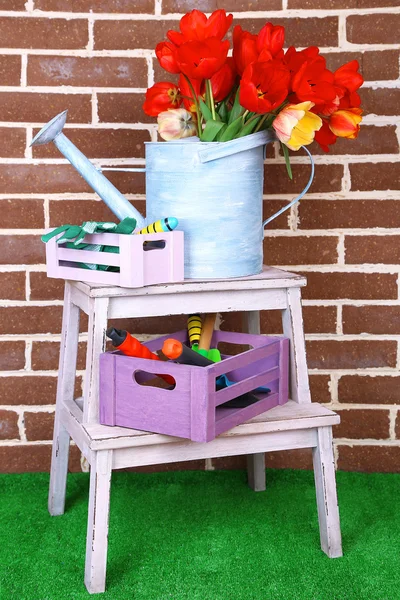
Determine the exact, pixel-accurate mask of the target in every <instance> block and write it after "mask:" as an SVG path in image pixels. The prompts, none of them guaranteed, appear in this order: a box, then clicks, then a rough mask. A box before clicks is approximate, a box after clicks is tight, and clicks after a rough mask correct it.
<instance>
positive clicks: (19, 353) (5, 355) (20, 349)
mask: <svg viewBox="0 0 400 600" xmlns="http://www.w3.org/2000/svg"><path fill="white" fill-rule="evenodd" d="M24 367H25V342H22V341H21V342H0V371H19V370H20V369H23V368H24ZM2 381H3V378H1V377H0V384H1V382H2ZM0 397H1V396H0Z"/></svg>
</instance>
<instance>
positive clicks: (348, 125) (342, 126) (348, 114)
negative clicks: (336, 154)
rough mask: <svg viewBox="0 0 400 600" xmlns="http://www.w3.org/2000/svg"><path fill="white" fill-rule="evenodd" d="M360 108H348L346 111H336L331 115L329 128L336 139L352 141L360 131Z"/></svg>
mask: <svg viewBox="0 0 400 600" xmlns="http://www.w3.org/2000/svg"><path fill="white" fill-rule="evenodd" d="M362 112H363V111H362V110H361V108H348V109H346V110H337V111H336V112H334V113H333V114H332V115H331V118H330V120H329V127H330V129H331V131H332V132H333V133H334V134H335V135H337V136H338V137H343V138H349V139H354V138H356V137H357V135H358V132H359V131H360V125H359V124H360V123H361V120H362V117H361V115H362Z"/></svg>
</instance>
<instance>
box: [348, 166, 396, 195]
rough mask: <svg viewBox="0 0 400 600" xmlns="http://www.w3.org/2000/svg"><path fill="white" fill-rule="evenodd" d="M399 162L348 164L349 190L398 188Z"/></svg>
mask: <svg viewBox="0 0 400 600" xmlns="http://www.w3.org/2000/svg"><path fill="white" fill-rule="evenodd" d="M399 169H400V165H399V163H390V162H387V163H358V164H352V165H350V176H351V190H352V191H354V190H359V191H366V190H400V177H399Z"/></svg>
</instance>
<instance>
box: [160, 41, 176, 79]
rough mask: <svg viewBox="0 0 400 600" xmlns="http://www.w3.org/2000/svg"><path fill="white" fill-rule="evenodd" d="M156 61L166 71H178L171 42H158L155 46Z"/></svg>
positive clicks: (174, 49) (174, 50)
mask: <svg viewBox="0 0 400 600" xmlns="http://www.w3.org/2000/svg"><path fill="white" fill-rule="evenodd" d="M156 56H157V58H158V62H159V63H160V65H161V66H162V68H163V69H165V70H166V71H168V73H179V71H180V69H179V67H178V63H177V62H176V48H175V46H174V45H173V44H171V42H160V43H159V44H157V46H156Z"/></svg>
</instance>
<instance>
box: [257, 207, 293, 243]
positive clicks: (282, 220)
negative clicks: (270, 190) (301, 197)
mask: <svg viewBox="0 0 400 600" xmlns="http://www.w3.org/2000/svg"><path fill="white" fill-rule="evenodd" d="M287 204H289V202H288V201H287V200H275V199H273V200H271V199H269V200H264V201H263V220H264V221H265V220H266V219H268V218H269V217H272V215H274V214H275V213H276V212H278V210H281V208H283V207H284V206H286V205H287ZM289 219H290V209H289V210H287V211H286V212H284V213H282V214H281V215H280V216H279V217H276V218H275V219H274V220H273V221H271V222H270V223H268V225H267V229H266V231H267V232H268V230H271V229H289ZM267 235H268V233H267Z"/></svg>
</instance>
